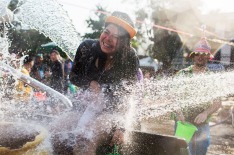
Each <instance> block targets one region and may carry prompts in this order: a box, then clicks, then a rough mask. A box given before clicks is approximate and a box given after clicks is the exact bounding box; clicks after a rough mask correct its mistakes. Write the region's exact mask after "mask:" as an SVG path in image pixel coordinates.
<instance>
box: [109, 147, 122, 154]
mask: <svg viewBox="0 0 234 155" xmlns="http://www.w3.org/2000/svg"><path fill="white" fill-rule="evenodd" d="M107 155H120V154H119V151H118V146H117V145H114V148H113V151H112V153H108V154H107Z"/></svg>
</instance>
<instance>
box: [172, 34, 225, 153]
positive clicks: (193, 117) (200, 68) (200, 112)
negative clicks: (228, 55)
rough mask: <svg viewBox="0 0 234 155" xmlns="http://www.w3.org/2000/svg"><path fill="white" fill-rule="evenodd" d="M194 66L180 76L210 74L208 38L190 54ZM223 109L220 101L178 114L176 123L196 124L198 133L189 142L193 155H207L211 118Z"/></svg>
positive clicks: (179, 73)
mask: <svg viewBox="0 0 234 155" xmlns="http://www.w3.org/2000/svg"><path fill="white" fill-rule="evenodd" d="M190 58H192V59H193V62H194V64H193V65H191V66H189V67H187V68H185V69H182V70H180V71H179V72H178V73H177V74H178V75H185V76H192V75H193V74H201V73H205V72H209V69H208V67H207V63H208V61H209V59H211V58H213V55H212V53H211V47H210V45H209V43H208V42H207V40H206V38H204V37H203V38H201V39H200V41H199V42H198V43H197V44H196V45H195V47H194V50H193V52H192V53H191V54H190ZM220 107H221V101H220V100H219V99H217V100H214V101H212V103H207V104H202V106H198V107H194V108H190V109H189V108H187V109H182V111H181V112H179V113H177V114H176V121H186V122H190V123H192V124H194V125H195V126H196V127H197V128H198V131H197V132H196V133H195V134H194V136H193V138H192V140H191V141H190V142H189V150H190V153H191V155H205V154H206V153H207V150H208V147H209V145H210V129H209V124H208V123H209V118H210V116H211V115H212V114H213V113H214V112H216V111H217V110H218V109H219V108H220Z"/></svg>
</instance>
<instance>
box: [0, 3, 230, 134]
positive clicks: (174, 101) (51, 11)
mask: <svg viewBox="0 0 234 155" xmlns="http://www.w3.org/2000/svg"><path fill="white" fill-rule="evenodd" d="M19 9H20V12H19V13H18V14H17V15H16V16H17V18H18V19H19V20H20V21H21V22H22V23H26V24H28V25H30V26H31V27H32V28H34V29H37V30H39V31H40V32H41V33H44V34H45V35H46V36H49V37H50V38H51V39H52V40H53V41H54V42H56V43H57V44H58V46H60V47H61V48H62V49H63V50H64V51H67V52H68V54H69V56H71V57H73V55H74V53H73V52H75V51H76V48H77V46H78V43H79V37H78V35H77V33H76V32H75V29H74V27H70V26H69V23H70V22H71V21H70V19H69V18H67V14H66V12H65V11H64V10H63V9H62V8H61V6H60V5H59V4H58V3H57V1H55V0H51V1H46V0H40V1H35V0H34V1H33V0H26V1H25V3H23V4H22V5H21V6H20V7H19ZM35 10H36V11H35ZM42 13H43V14H42ZM47 19H50V20H47ZM0 50H1V53H2V54H4V55H6V56H4V57H9V53H8V43H7V39H6V38H1V40H0ZM4 66H5V65H4V64H2V63H1V69H3V70H5V71H6V70H7V68H8V67H5V68H4ZM10 72H11V74H13V75H14V76H15V77H20V76H23V75H21V74H20V73H17V72H14V71H12V70H10ZM233 74H234V72H225V73H210V74H201V75H195V76H193V77H175V78H162V79H160V80H156V79H154V80H150V81H146V82H145V83H144V85H143V88H142V86H132V87H130V86H126V89H130V90H132V91H133V92H132V93H131V94H123V92H121V90H119V91H120V92H118V91H117V92H116V93H117V94H119V95H120V96H121V97H122V98H123V103H124V104H129V106H128V108H129V109H128V113H126V119H125V120H123V119H119V120H121V121H122V122H124V123H125V127H126V129H129V130H132V123H135V122H134V120H139V121H140V120H141V119H146V118H151V117H154V118H159V119H160V118H163V119H169V118H168V117H167V118H165V117H164V116H165V115H167V114H168V113H170V112H172V111H175V110H177V109H180V108H185V107H189V108H193V107H196V106H200V105H202V104H203V103H205V102H209V101H212V100H213V99H216V98H219V97H224V96H227V95H229V94H233V93H234V89H233V86H234V82H233V80H232V77H233V76H234V75H233ZM26 80H27V78H26ZM30 80H32V79H30ZM1 86H2V85H1ZM5 88H6V87H2V89H1V94H0V95H1V96H0V97H1V98H2V95H3V90H4V89H5ZM46 89H49V88H47V87H46ZM48 92H51V94H53V93H54V91H53V90H48ZM75 100H76V99H74V102H78V101H75ZM77 100H79V102H84V103H87V102H88V101H87V100H85V97H84V99H83V100H82V99H81V98H78V99H77ZM68 102H69V101H68ZM1 105H2V106H0V108H1V109H2V108H3V106H5V105H8V103H7V102H4V103H2V104H1ZM24 106H25V105H24ZM27 106H28V105H27ZM39 106H41V105H39ZM28 107H29V106H28ZM5 108H6V109H7V110H9V111H15V113H17V110H19V109H20V110H22V108H21V107H18V108H19V109H17V108H15V107H12V106H9V107H8V106H7V107H5ZM8 108H9V109H8ZM29 108H30V107H29ZM94 108H95V105H92V104H91V106H90V107H88V108H85V109H86V111H85V112H84V111H83V110H81V111H79V110H78V112H82V113H83V112H84V115H83V116H82V117H81V118H80V121H79V122H77V126H76V129H74V130H73V131H74V132H80V131H79V130H81V132H83V130H85V129H87V127H86V125H87V124H88V123H89V121H93V120H94V119H95V117H96V116H97V115H96V114H97V113H100V111H101V110H102V108H103V107H99V108H100V109H99V110H97V111H95V110H94ZM121 108H122V107H120V109H121ZM7 110H6V111H7ZM27 110H28V108H27ZM36 110H37V109H36ZM25 111H26V110H25ZM33 112H35V111H31V113H33ZM29 113H30V111H29ZM2 114H3V112H1V111H0V115H1V117H4V116H3V115H2ZM114 117H123V116H122V115H115V116H114ZM136 117H137V118H136ZM24 119H25V121H26V122H27V121H28V120H27V118H24ZM126 120H127V121H126ZM104 121H106V120H104ZM64 123H67V122H64ZM104 123H106V126H108V127H106V128H105V130H109V129H110V128H109V126H110V124H109V123H110V122H104ZM61 125H64V124H61ZM94 130H95V129H94ZM85 134H86V133H85ZM93 134H95V133H89V132H87V135H86V136H87V137H89V138H90V137H93V136H95V135H93ZM66 136H67V135H66V134H65V135H64V137H63V138H65V139H66Z"/></svg>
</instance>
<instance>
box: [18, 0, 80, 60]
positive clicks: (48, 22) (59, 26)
mask: <svg viewBox="0 0 234 155" xmlns="http://www.w3.org/2000/svg"><path fill="white" fill-rule="evenodd" d="M23 2H24V3H23V4H22V5H21V6H19V8H18V9H19V10H20V12H19V13H17V14H16V17H17V18H18V19H19V20H20V21H21V22H22V23H23V24H27V25H29V26H30V27H31V28H33V29H36V30H38V31H39V32H40V33H43V34H44V35H45V36H48V37H49V38H50V39H51V40H53V41H54V42H55V43H56V44H57V45H58V46H59V47H60V48H61V49H62V50H63V51H65V52H67V53H68V55H69V56H70V57H71V58H72V59H73V58H74V55H75V52H76V49H77V47H78V45H79V43H80V38H79V35H78V33H77V32H76V30H75V28H74V26H73V25H72V22H71V19H70V18H69V17H68V14H67V12H66V11H65V10H64V9H63V8H62V6H61V5H60V4H59V3H58V2H57V1H56V0H49V1H48V0H40V1H37V0H24V1H23Z"/></svg>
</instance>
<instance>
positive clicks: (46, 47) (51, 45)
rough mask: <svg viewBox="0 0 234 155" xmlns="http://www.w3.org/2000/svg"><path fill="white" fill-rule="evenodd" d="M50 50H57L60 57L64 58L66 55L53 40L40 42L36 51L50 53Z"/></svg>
mask: <svg viewBox="0 0 234 155" xmlns="http://www.w3.org/2000/svg"><path fill="white" fill-rule="evenodd" d="M52 50H57V51H58V52H59V54H60V56H61V57H63V58H66V57H67V56H68V55H67V53H66V52H64V51H63V50H62V49H61V48H59V47H58V46H57V44H56V43H54V42H49V43H46V44H42V45H41V46H40V47H39V48H38V49H37V53H50V52H51V51H52Z"/></svg>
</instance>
